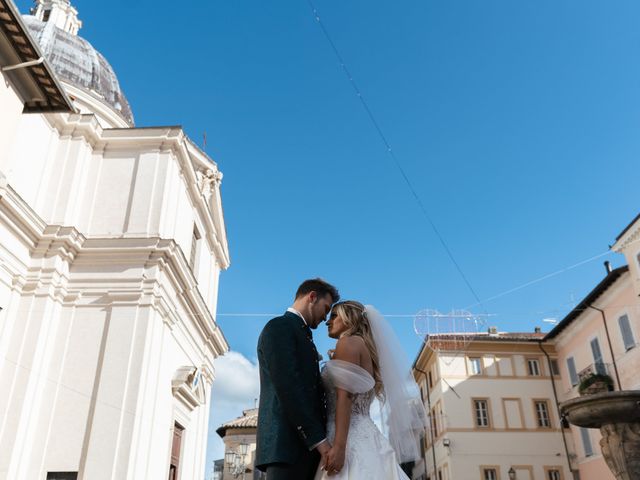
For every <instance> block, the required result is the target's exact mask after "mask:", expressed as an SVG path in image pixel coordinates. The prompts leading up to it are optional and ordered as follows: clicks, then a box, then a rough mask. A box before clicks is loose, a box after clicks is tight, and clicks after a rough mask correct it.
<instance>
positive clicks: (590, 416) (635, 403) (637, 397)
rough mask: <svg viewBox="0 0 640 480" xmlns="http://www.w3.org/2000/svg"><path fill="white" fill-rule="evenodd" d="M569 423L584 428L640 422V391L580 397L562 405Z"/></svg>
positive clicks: (561, 409) (561, 407)
mask: <svg viewBox="0 0 640 480" xmlns="http://www.w3.org/2000/svg"><path fill="white" fill-rule="evenodd" d="M560 411H561V412H562V414H564V415H566V416H567V418H568V419H569V422H571V423H573V424H574V425H577V426H579V427H584V428H600V427H601V426H602V425H608V424H612V423H638V422H640V390H623V391H621V392H604V393H596V394H594V395H586V396H584V397H578V398H574V399H571V400H568V401H566V402H563V403H561V404H560Z"/></svg>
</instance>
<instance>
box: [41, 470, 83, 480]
mask: <svg viewBox="0 0 640 480" xmlns="http://www.w3.org/2000/svg"><path fill="white" fill-rule="evenodd" d="M77 478H78V472H47V480H77Z"/></svg>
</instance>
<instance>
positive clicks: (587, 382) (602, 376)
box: [578, 373, 613, 396]
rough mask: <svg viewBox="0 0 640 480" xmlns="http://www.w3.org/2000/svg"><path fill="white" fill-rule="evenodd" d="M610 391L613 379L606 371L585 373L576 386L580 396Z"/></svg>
mask: <svg viewBox="0 0 640 480" xmlns="http://www.w3.org/2000/svg"><path fill="white" fill-rule="evenodd" d="M612 391H613V379H612V378H611V377H610V376H609V375H607V374H606V373H592V374H590V375H587V376H586V377H584V378H583V379H582V381H581V382H580V385H579V386H578V392H579V393H580V395H581V396H582V395H593V394H594V393H602V392H612Z"/></svg>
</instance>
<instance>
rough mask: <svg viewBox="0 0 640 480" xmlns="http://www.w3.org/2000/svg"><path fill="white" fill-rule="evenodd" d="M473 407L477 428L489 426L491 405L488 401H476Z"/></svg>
mask: <svg viewBox="0 0 640 480" xmlns="http://www.w3.org/2000/svg"><path fill="white" fill-rule="evenodd" d="M473 406H474V410H475V417H476V427H483V428H486V427H488V426H489V405H488V403H487V401H486V400H474V401H473Z"/></svg>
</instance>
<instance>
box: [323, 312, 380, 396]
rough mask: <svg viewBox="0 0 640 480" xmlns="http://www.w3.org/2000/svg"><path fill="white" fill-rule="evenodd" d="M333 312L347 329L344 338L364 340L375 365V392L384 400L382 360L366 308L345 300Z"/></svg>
mask: <svg viewBox="0 0 640 480" xmlns="http://www.w3.org/2000/svg"><path fill="white" fill-rule="evenodd" d="M333 310H334V312H335V313H336V314H337V315H340V317H341V318H342V321H343V323H344V325H345V326H346V327H347V329H346V330H345V331H344V332H343V333H342V334H341V335H340V336H341V337H344V336H354V335H356V336H358V337H361V338H362V339H363V340H364V344H365V346H366V347H367V350H369V354H370V355H371V363H372V365H373V379H374V381H375V382H376V384H375V386H374V391H375V392H376V395H377V396H378V397H379V398H380V399H383V398H384V386H383V385H382V377H381V375H380V360H379V358H378V349H377V348H376V342H375V341H374V340H373V335H372V334H371V325H370V324H369V319H368V318H367V312H366V311H365V307H364V305H363V304H361V303H360V302H356V301H355V300H345V301H343V302H340V303H336V304H335V305H334V306H333Z"/></svg>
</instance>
